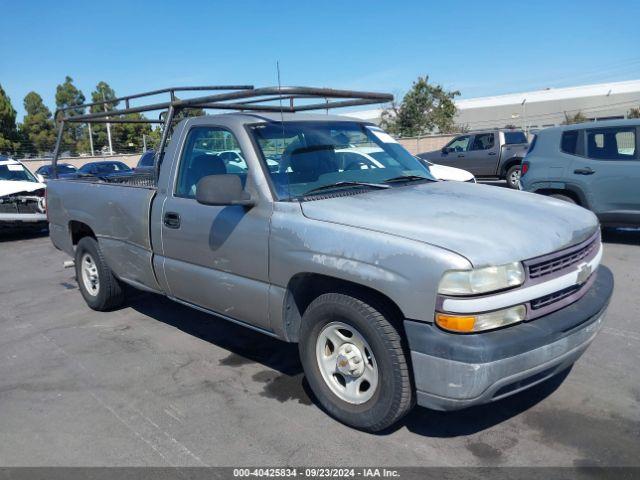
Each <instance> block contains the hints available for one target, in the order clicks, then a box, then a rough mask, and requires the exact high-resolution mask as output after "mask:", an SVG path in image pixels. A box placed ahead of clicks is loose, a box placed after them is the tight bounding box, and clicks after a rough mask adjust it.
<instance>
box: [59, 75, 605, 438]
mask: <svg viewBox="0 0 640 480" xmlns="http://www.w3.org/2000/svg"><path fill="white" fill-rule="evenodd" d="M282 90H284V91H286V92H287V93H288V94H291V92H293V93H297V92H303V93H304V94H305V98H308V97H309V96H310V95H311V94H313V92H315V91H316V90H314V89H310V88H302V87H282ZM280 91H281V87H277V88H265V89H258V90H256V92H261V93H260V94H258V93H253V92H251V91H249V92H243V93H238V92H235V93H234V94H233V95H232V96H231V95H230V97H231V98H232V101H234V102H238V101H240V100H241V98H244V99H247V100H246V103H243V106H247V108H250V105H251V101H250V99H251V95H264V96H267V95H273V92H280ZM336 92H337V94H338V95H341V98H345V97H346V96H348V95H349V94H351V92H340V91H336V90H331V91H329V93H332V94H336ZM366 95H367V97H368V98H371V97H372V96H374V95H375V94H372V93H367V94H366ZM325 96H326V93H325V91H324V90H319V93H318V97H319V99H320V101H319V102H318V103H317V107H315V105H312V106H313V107H315V108H318V109H324V108H329V106H328V105H330V104H329V103H328V102H325V99H324V97H325ZM363 96H364V95H363ZM221 97H222V96H220V95H218V96H216V103H215V106H216V107H217V108H220V107H221V106H223V105H224V104H223V103H222V100H221V99H220V98H221ZM267 98H269V97H267ZM365 98H366V97H365ZM189 101H190V102H194V104H197V105H199V106H200V105H202V104H203V103H204V100H203V99H201V98H196V99H190V100H189ZM196 102H197V103H196ZM344 103H349V102H344ZM182 105H183V104H180V103H178V102H177V101H176V102H174V103H172V106H173V107H174V108H176V109H178V110H179V109H180V108H181V106H182ZM187 105H188V104H187ZM237 105H238V104H237V103H235V104H233V105H232V107H233V106H237ZM138 108H140V107H138ZM305 108H306V109H309V108H310V107H309V106H305ZM170 120H171V119H170V118H169V119H168V120H167V121H170ZM212 138H213V139H216V140H217V141H216V142H203V139H212ZM344 138H348V139H349V143H350V144H351V145H363V146H364V145H367V146H374V147H375V148H377V149H380V150H382V151H383V152H384V155H382V154H381V155H379V156H377V157H376V161H377V162H379V163H380V165H381V166H380V167H379V168H368V169H366V168H365V169H363V168H355V169H345V168H341V156H342V155H343V154H344V149H345V143H344V141H343V139H344ZM169 142H170V143H169V144H168V145H167V148H166V150H164V156H163V162H162V164H161V165H160V170H159V178H158V183H157V185H156V186H153V187H144V188H143V187H135V188H134V187H132V186H129V185H126V184H113V183H110V182H91V181H83V182H80V181H68V180H52V181H50V183H49V193H48V195H49V203H50V206H51V208H50V212H49V218H50V235H51V240H52V242H53V244H54V245H55V246H56V247H57V248H59V249H61V250H64V251H65V252H67V253H68V254H69V255H71V256H73V257H74V258H75V268H76V275H77V279H78V284H79V289H80V292H81V294H82V296H83V297H84V299H85V301H86V303H87V304H88V305H89V307H91V308H93V309H95V310H100V311H102V310H110V309H113V308H116V307H118V306H119V305H121V304H122V303H123V301H124V288H123V285H124V284H128V285H131V286H133V287H136V288H140V289H143V290H146V291H151V292H156V293H159V294H163V295H166V296H168V297H169V298H171V299H173V300H176V301H178V302H180V303H182V304H186V305H189V306H191V307H193V308H196V309H199V310H202V311H206V312H210V313H215V314H216V315H218V316H220V317H222V318H224V319H227V320H230V321H232V322H236V323H239V324H241V325H244V326H247V327H249V328H252V329H254V330H257V331H260V332H262V333H265V334H267V335H271V336H274V337H277V338H280V339H282V340H285V341H289V342H297V343H298V347H299V353H300V358H301V362H302V366H303V368H304V372H305V375H306V377H307V380H308V382H309V386H310V388H311V389H312V390H313V392H314V394H315V396H316V398H317V399H318V401H319V402H320V403H321V404H322V406H323V407H324V409H325V410H326V411H327V412H329V413H330V414H331V415H333V416H334V417H336V418H337V419H339V420H340V421H342V422H344V423H346V424H348V425H351V426H354V427H357V428H360V429H365V430H369V431H378V430H382V429H384V428H386V427H389V426H390V425H392V424H393V423H395V422H396V421H397V420H398V419H400V418H401V417H402V416H403V415H404V414H406V413H407V412H408V411H409V410H410V408H411V407H412V405H413V404H414V403H416V402H417V403H418V405H421V406H424V407H429V408H433V409H438V410H455V409H460V408H464V407H468V406H472V405H478V404H483V403H487V402H491V401H494V400H497V399H501V398H504V397H506V396H509V395H512V394H514V393H516V392H519V391H522V390H524V389H526V388H529V387H531V386H532V385H535V384H537V383H540V382H542V381H544V380H545V379H547V378H549V377H551V376H553V375H555V374H557V373H559V372H561V371H564V370H566V369H567V368H568V367H569V366H571V365H572V364H573V363H574V362H575V361H576V360H577V359H578V358H579V357H580V355H581V354H582V353H583V352H584V351H585V349H586V348H587V347H588V345H589V344H590V342H591V341H592V340H593V338H594V337H595V335H596V334H597V332H598V331H599V329H600V328H601V326H602V324H603V318H604V317H603V316H604V313H605V310H606V307H607V304H608V302H609V299H610V297H611V294H612V290H613V277H612V274H611V272H610V270H608V269H607V268H606V267H605V266H600V260H601V257H602V245H601V242H600V230H599V226H598V221H597V218H596V217H595V216H594V215H593V213H591V212H589V211H588V210H585V209H583V208H579V207H577V206H575V205H571V204H569V203H566V202H561V201H558V200H555V199H552V198H545V197H541V196H539V195H532V194H525V193H522V192H514V191H510V190H508V189H500V188H495V187H491V186H486V185H470V184H468V183H465V182H439V181H435V178H434V177H433V176H432V175H431V174H430V172H429V170H428V169H427V168H426V166H425V165H424V164H422V163H421V162H420V161H418V160H417V159H416V158H415V157H414V156H413V155H411V154H410V153H409V152H407V151H406V150H405V149H404V148H403V147H402V146H401V145H400V144H398V143H397V142H396V141H395V140H394V139H393V138H392V137H391V136H390V135H388V134H387V133H385V132H384V131H383V130H381V129H380V128H378V127H377V126H375V125H373V124H370V123H366V122H363V121H361V120H358V119H350V118H346V117H343V116H334V115H325V114H322V115H313V114H297V113H284V112H277V113H268V112H264V111H261V112H260V113H259V115H256V114H251V113H246V112H242V113H231V114H222V115H210V116H203V117H197V118H188V119H183V120H182V121H180V123H179V124H178V125H177V126H176V127H175V129H174V130H173V133H172V136H171V139H170V141H169ZM203 143H207V147H206V148H202V145H203ZM217 143H220V144H223V145H225V147H226V148H228V145H230V144H232V145H233V146H234V148H233V149H234V150H238V151H241V152H242V158H243V159H244V162H245V163H244V168H242V172H238V173H229V172H228V170H227V168H226V164H225V162H224V160H223V159H222V158H221V157H220V156H219V155H218V153H220V150H219V149H218V148H216V144H217ZM160 148H163V147H162V146H161V147H160ZM349 148H350V149H351V148H353V147H349ZM274 152H279V155H274ZM267 158H269V159H270V162H278V167H277V168H270V167H269V163H267V161H266V159H267ZM523 215H525V217H523ZM523 218H524V219H523ZM532 232H535V234H532Z"/></svg>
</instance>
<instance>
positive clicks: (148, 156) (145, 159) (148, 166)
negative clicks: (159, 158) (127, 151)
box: [135, 150, 156, 173]
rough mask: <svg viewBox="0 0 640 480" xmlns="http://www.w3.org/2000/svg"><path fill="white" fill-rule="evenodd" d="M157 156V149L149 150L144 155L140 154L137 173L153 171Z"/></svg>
mask: <svg viewBox="0 0 640 480" xmlns="http://www.w3.org/2000/svg"><path fill="white" fill-rule="evenodd" d="M155 156H156V151H155V150H147V151H146V152H144V153H143V154H142V155H140V160H138V164H137V165H136V168H135V172H136V173H151V172H153V168H154V161H155V160H154V159H155Z"/></svg>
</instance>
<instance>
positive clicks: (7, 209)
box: [0, 203, 18, 213]
mask: <svg viewBox="0 0 640 480" xmlns="http://www.w3.org/2000/svg"><path fill="white" fill-rule="evenodd" d="M0 213H18V209H17V208H16V204H15V203H0Z"/></svg>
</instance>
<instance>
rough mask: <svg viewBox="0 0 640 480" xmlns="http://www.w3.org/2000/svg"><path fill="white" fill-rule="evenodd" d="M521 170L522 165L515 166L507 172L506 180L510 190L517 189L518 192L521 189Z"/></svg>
mask: <svg viewBox="0 0 640 480" xmlns="http://www.w3.org/2000/svg"><path fill="white" fill-rule="evenodd" d="M520 170H521V167H520V165H514V166H512V167H509V170H507V177H506V180H507V186H508V187H509V188H515V189H516V190H517V189H518V188H520Z"/></svg>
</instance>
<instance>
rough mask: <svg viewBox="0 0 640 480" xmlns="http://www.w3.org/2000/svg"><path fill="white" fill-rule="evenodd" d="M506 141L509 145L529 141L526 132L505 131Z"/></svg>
mask: <svg viewBox="0 0 640 480" xmlns="http://www.w3.org/2000/svg"><path fill="white" fill-rule="evenodd" d="M504 143H506V144H507V145H513V144H515V143H527V136H526V135H525V134H524V132H504Z"/></svg>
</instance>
